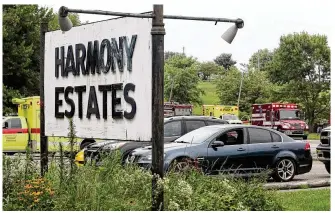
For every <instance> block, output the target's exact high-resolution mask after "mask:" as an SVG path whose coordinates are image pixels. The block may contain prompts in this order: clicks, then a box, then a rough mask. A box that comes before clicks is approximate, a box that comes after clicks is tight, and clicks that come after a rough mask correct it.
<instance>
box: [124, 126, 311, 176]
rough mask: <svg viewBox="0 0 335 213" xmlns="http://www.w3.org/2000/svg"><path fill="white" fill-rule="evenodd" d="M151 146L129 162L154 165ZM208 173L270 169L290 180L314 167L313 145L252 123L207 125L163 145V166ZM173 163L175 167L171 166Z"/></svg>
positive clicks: (235, 172) (130, 158)
mask: <svg viewBox="0 0 335 213" xmlns="http://www.w3.org/2000/svg"><path fill="white" fill-rule="evenodd" d="M151 152H152V150H151V146H146V147H142V148H138V149H135V150H134V151H133V152H132V153H131V154H130V155H129V156H128V158H127V162H128V163H136V164H138V165H139V166H141V167H144V168H150V167H151V160H152V155H151ZM190 162H191V163H192V165H193V166H197V167H198V168H200V169H201V170H202V171H204V172H205V173H206V174H210V175H215V174H219V173H234V174H240V175H248V176H249V175H252V174H260V173H261V172H262V171H264V170H267V171H271V176H272V177H273V178H274V179H275V180H276V181H290V180H292V179H293V178H294V176H295V175H298V174H303V173H307V172H309V171H310V170H311V168H312V163H313V160H312V156H311V151H310V145H309V143H307V142H303V141H296V140H294V139H292V138H290V137H288V136H287V135H285V134H283V133H280V132H278V131H276V130H272V129H270V128H264V127H259V126H250V125H214V126H206V127H202V128H200V129H197V130H194V131H192V132H189V133H187V134H186V135H184V136H182V137H180V138H178V139H177V140H175V142H172V143H169V144H164V169H165V171H169V170H171V169H172V168H173V169H178V168H179V169H182V168H184V167H185V166H189V165H190V164H189V163H190ZM172 165H173V166H172Z"/></svg>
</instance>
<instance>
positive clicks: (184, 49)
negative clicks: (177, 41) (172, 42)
mask: <svg viewBox="0 0 335 213" xmlns="http://www.w3.org/2000/svg"><path fill="white" fill-rule="evenodd" d="M183 55H185V47H183Z"/></svg>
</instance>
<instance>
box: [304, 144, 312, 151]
mask: <svg viewBox="0 0 335 213" xmlns="http://www.w3.org/2000/svg"><path fill="white" fill-rule="evenodd" d="M308 150H311V145H310V144H309V143H306V145H305V151H308Z"/></svg>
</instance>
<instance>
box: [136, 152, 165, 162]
mask: <svg viewBox="0 0 335 213" xmlns="http://www.w3.org/2000/svg"><path fill="white" fill-rule="evenodd" d="M165 155H166V154H165V153H164V155H163V159H164V158H165ZM141 160H143V161H150V160H152V155H146V156H143V157H142V158H141Z"/></svg>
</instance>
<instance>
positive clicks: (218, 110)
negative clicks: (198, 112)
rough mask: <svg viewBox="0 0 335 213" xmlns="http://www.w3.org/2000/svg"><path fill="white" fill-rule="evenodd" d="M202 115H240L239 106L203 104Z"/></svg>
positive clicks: (218, 116)
mask: <svg viewBox="0 0 335 213" xmlns="http://www.w3.org/2000/svg"><path fill="white" fill-rule="evenodd" d="M202 115H204V116H213V117H217V118H220V116H222V115H236V116H238V115H239V111H238V107H237V106H227V105H202Z"/></svg>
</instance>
